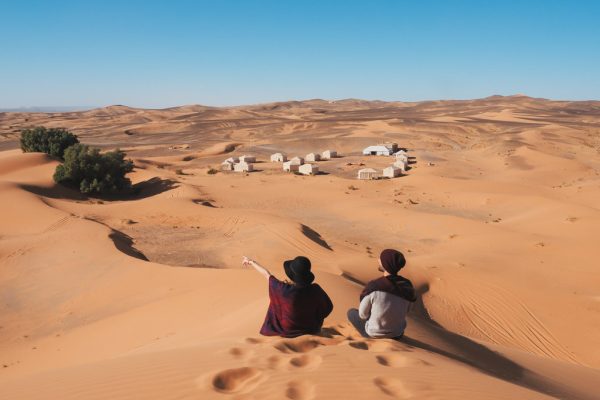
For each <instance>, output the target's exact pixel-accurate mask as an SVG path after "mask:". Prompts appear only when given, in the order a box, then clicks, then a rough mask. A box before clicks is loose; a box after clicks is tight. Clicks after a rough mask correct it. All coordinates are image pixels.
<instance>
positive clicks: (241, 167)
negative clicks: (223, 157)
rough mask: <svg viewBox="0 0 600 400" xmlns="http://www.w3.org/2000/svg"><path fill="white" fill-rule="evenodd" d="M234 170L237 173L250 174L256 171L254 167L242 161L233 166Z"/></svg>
mask: <svg viewBox="0 0 600 400" xmlns="http://www.w3.org/2000/svg"><path fill="white" fill-rule="evenodd" d="M233 170H234V171H236V172H250V171H254V165H252V164H250V163H248V162H245V161H241V162H239V163H237V164H233Z"/></svg>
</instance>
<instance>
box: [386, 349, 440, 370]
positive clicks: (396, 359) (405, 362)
mask: <svg viewBox="0 0 600 400" xmlns="http://www.w3.org/2000/svg"><path fill="white" fill-rule="evenodd" d="M375 358H376V359H377V362H378V363H379V364H381V365H385V366H386V367H394V368H402V367H413V366H418V365H431V364H429V363H428V362H427V361H424V360H421V359H420V358H413V357H407V356H406V355H404V354H400V353H398V352H394V353H391V354H381V355H378V356H376V357H375Z"/></svg>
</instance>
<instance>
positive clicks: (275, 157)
mask: <svg viewBox="0 0 600 400" xmlns="http://www.w3.org/2000/svg"><path fill="white" fill-rule="evenodd" d="M271 161H273V162H286V161H287V157H286V155H285V154H283V153H275V154H271Z"/></svg>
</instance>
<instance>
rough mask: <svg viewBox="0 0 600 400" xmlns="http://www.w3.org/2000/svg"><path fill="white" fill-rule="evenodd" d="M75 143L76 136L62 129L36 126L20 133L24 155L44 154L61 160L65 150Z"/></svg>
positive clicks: (76, 141) (76, 140) (77, 141)
mask: <svg viewBox="0 0 600 400" xmlns="http://www.w3.org/2000/svg"><path fill="white" fill-rule="evenodd" d="M77 143H79V139H77V136H75V135H73V134H72V133H71V132H69V131H68V130H66V129H63V128H50V129H48V128H46V127H43V126H38V127H36V128H32V129H25V130H23V131H21V150H23V151H24V152H26V153H28V152H38V153H46V154H50V155H51V156H52V157H57V158H60V159H62V158H63V155H64V153H65V150H66V149H67V148H68V147H71V146H73V145H74V144H77Z"/></svg>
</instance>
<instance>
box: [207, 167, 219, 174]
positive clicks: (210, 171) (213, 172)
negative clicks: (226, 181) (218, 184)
mask: <svg viewBox="0 0 600 400" xmlns="http://www.w3.org/2000/svg"><path fill="white" fill-rule="evenodd" d="M217 172H219V170H216V169H214V168H211V169H209V170H208V171H206V173H207V174H209V175H214V174H216V173H217Z"/></svg>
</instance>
